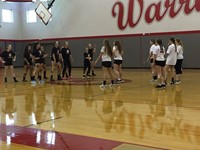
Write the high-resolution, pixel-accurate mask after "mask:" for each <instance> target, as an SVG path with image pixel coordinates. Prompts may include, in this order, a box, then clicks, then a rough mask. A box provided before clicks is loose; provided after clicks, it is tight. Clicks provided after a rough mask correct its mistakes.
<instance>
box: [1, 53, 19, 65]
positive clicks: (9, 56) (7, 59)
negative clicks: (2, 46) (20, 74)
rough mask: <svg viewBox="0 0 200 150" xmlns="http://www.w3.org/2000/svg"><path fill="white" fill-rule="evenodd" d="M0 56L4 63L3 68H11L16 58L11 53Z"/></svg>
mask: <svg viewBox="0 0 200 150" xmlns="http://www.w3.org/2000/svg"><path fill="white" fill-rule="evenodd" d="M0 56H1V58H3V60H4V61H5V63H4V66H13V58H14V57H15V56H16V55H15V53H14V52H13V51H4V52H2V53H1V55H0Z"/></svg>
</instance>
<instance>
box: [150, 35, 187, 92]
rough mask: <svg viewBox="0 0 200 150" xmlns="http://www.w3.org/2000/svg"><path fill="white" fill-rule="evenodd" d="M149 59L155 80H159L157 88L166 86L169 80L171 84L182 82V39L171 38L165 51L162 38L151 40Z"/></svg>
mask: <svg viewBox="0 0 200 150" xmlns="http://www.w3.org/2000/svg"><path fill="white" fill-rule="evenodd" d="M150 45H151V48H150V51H149V57H148V60H150V63H151V69H152V77H153V81H156V80H157V83H158V84H157V86H156V88H164V87H166V84H167V80H168V79H169V78H171V82H170V84H180V83H181V74H182V62H183V58H184V57H183V45H182V42H181V40H179V39H175V38H170V40H169V43H168V49H167V51H165V48H164V46H163V42H162V40H161V39H158V40H151V41H150Z"/></svg>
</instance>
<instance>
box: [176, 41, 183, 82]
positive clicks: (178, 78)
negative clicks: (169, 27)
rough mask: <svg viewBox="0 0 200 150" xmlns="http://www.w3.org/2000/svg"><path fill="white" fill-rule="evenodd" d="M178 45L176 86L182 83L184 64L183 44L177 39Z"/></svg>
mask: <svg viewBox="0 0 200 150" xmlns="http://www.w3.org/2000/svg"><path fill="white" fill-rule="evenodd" d="M176 45H177V62H176V65H175V70H176V84H180V83H181V75H182V63H183V59H184V57H183V44H182V42H181V40H179V39H176Z"/></svg>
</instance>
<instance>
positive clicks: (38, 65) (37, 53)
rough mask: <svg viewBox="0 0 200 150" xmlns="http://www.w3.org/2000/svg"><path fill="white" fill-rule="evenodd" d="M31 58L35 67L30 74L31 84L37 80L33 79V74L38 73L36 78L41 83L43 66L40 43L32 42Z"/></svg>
mask: <svg viewBox="0 0 200 150" xmlns="http://www.w3.org/2000/svg"><path fill="white" fill-rule="evenodd" d="M33 58H34V61H35V69H34V71H33V76H32V81H31V84H36V83H37V82H36V81H35V76H36V75H38V79H39V82H40V83H43V82H44V81H42V76H41V74H42V68H43V58H44V55H43V52H42V51H41V46H40V43H35V44H34V49H33Z"/></svg>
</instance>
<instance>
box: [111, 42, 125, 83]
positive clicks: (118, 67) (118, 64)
mask: <svg viewBox="0 0 200 150" xmlns="http://www.w3.org/2000/svg"><path fill="white" fill-rule="evenodd" d="M113 54H114V72H115V74H116V76H117V80H116V82H115V83H117V84H119V83H121V81H122V61H123V59H122V55H123V50H122V47H121V44H120V43H119V41H115V42H114V43H113Z"/></svg>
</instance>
